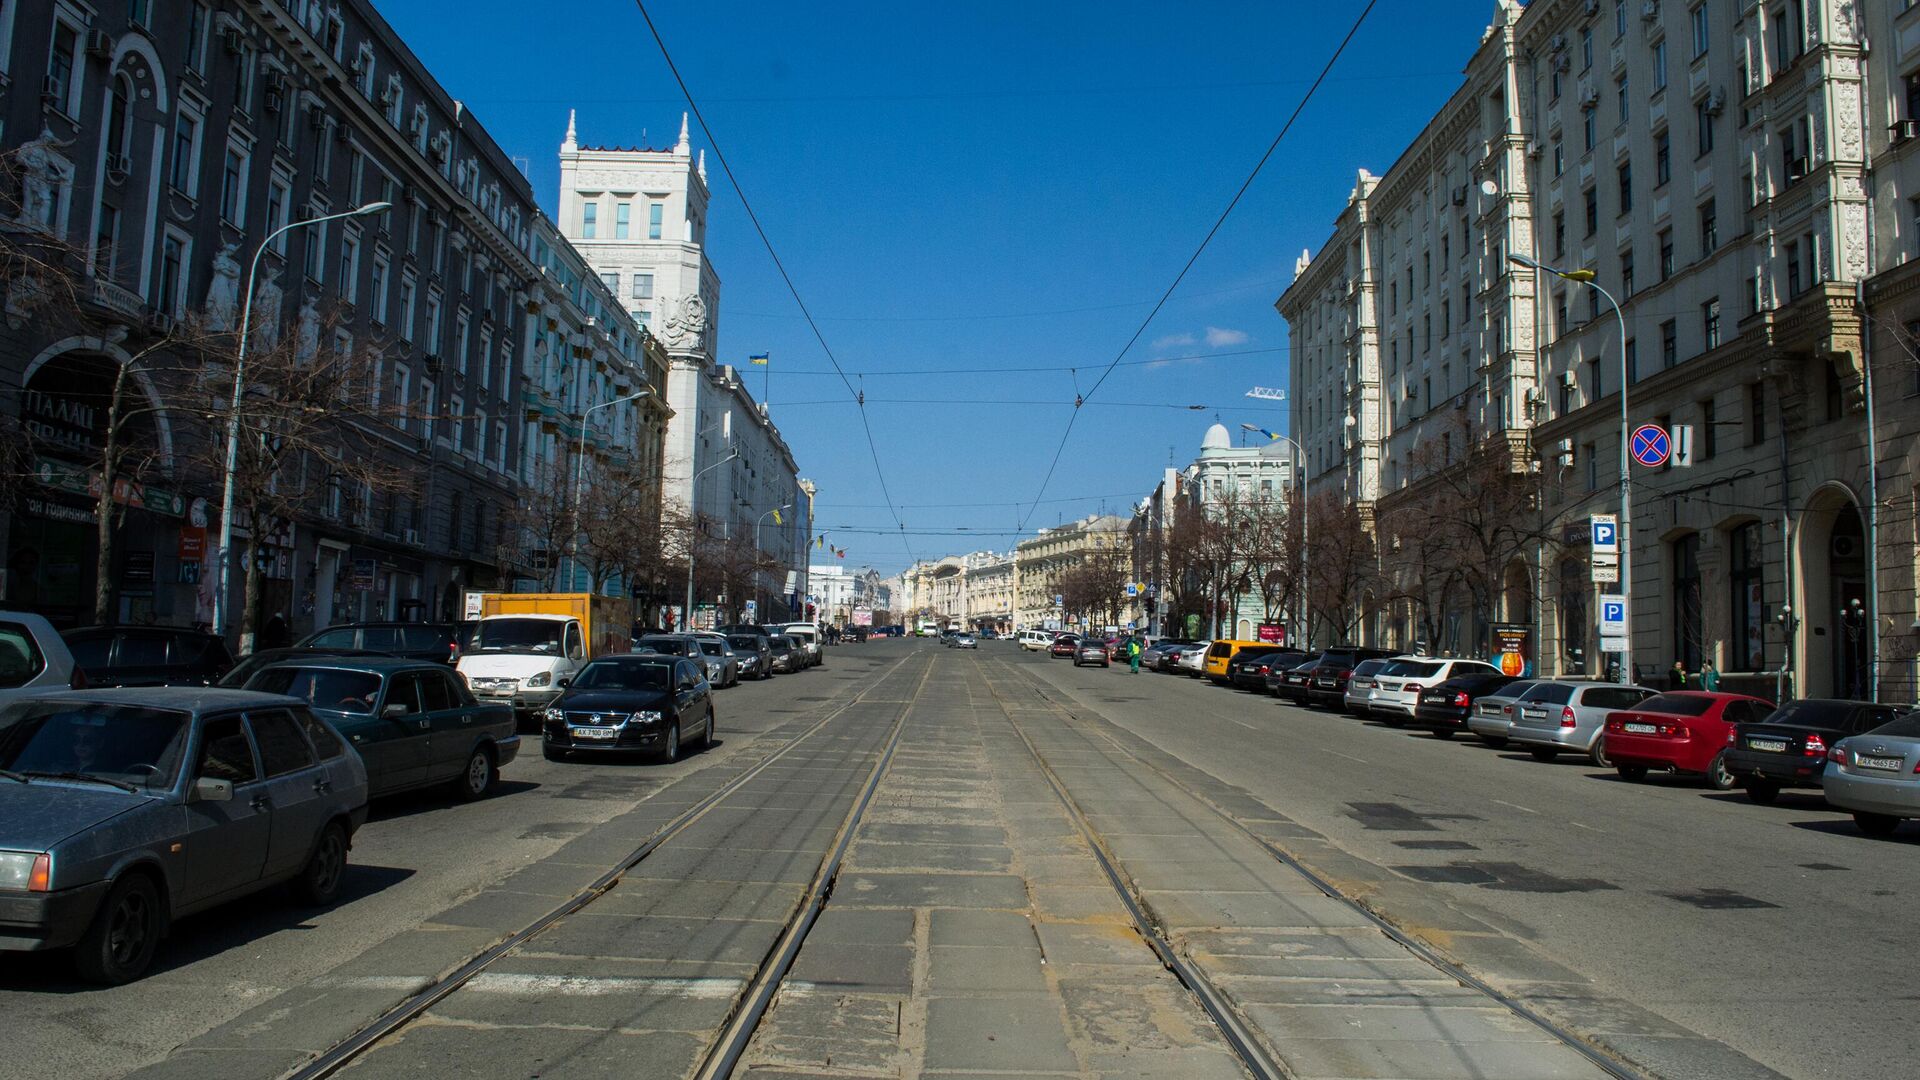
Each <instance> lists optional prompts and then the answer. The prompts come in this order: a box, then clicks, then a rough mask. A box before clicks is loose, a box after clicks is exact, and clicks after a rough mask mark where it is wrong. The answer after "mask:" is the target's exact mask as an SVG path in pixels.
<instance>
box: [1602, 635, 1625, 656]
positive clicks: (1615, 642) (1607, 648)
mask: <svg viewBox="0 0 1920 1080" xmlns="http://www.w3.org/2000/svg"><path fill="white" fill-rule="evenodd" d="M1600 651H1601V652H1603V653H1623V652H1626V651H1627V639H1626V638H1625V637H1608V636H1607V635H1605V634H1602V635H1600Z"/></svg>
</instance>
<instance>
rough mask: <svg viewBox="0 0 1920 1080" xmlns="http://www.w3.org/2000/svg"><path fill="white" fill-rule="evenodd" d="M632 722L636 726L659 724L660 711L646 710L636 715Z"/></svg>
mask: <svg viewBox="0 0 1920 1080" xmlns="http://www.w3.org/2000/svg"><path fill="white" fill-rule="evenodd" d="M631 722H632V723H635V724H657V723H659V722H660V710H658V709H646V710H643V711H641V712H637V713H634V714H633V719H632V721H631Z"/></svg>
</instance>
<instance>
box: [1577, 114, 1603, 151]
mask: <svg viewBox="0 0 1920 1080" xmlns="http://www.w3.org/2000/svg"><path fill="white" fill-rule="evenodd" d="M1598 113H1599V110H1598V109H1595V108H1593V107H1592V106H1588V107H1586V108H1583V109H1581V110H1580V136H1581V140H1582V145H1584V146H1585V147H1586V149H1588V150H1592V149H1593V144H1594V142H1595V141H1596V140H1597V139H1598V129H1599V119H1598Z"/></svg>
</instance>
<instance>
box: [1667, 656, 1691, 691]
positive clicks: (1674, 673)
mask: <svg viewBox="0 0 1920 1080" xmlns="http://www.w3.org/2000/svg"><path fill="white" fill-rule="evenodd" d="M1686 688H1687V665H1685V664H1683V663H1681V662H1680V661H1678V660H1675V661H1674V662H1673V666H1672V667H1670V668H1668V669H1667V689H1669V690H1685V689H1686Z"/></svg>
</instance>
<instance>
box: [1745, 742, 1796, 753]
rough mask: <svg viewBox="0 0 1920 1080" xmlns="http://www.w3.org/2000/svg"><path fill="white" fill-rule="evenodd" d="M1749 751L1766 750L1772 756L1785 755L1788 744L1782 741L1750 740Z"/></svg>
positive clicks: (1748, 743)
mask: <svg viewBox="0 0 1920 1080" xmlns="http://www.w3.org/2000/svg"><path fill="white" fill-rule="evenodd" d="M1747 749H1749V750H1765V751H1767V752H1768V753H1770V754H1784V753H1786V752H1787V744H1786V742H1785V741H1784V740H1781V739H1748V740H1747Z"/></svg>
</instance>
